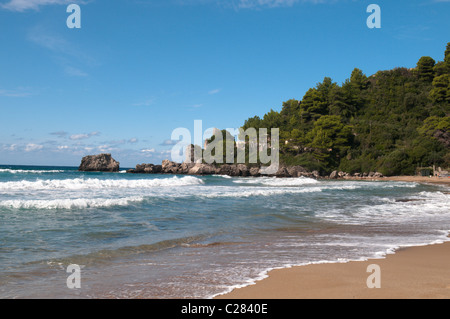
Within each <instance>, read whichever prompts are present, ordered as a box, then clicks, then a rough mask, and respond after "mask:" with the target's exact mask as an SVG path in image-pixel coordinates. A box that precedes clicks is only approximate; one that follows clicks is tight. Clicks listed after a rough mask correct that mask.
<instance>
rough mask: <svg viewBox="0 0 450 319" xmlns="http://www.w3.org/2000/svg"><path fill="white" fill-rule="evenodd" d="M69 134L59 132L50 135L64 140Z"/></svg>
mask: <svg viewBox="0 0 450 319" xmlns="http://www.w3.org/2000/svg"><path fill="white" fill-rule="evenodd" d="M68 134H69V133H67V132H65V131H58V132H52V133H50V135H54V136H57V137H59V138H63V137H66V136H67V135H68Z"/></svg>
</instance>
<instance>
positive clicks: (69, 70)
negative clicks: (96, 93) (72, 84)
mask: <svg viewBox="0 0 450 319" xmlns="http://www.w3.org/2000/svg"><path fill="white" fill-rule="evenodd" d="M64 72H66V74H67V75H70V76H77V77H85V76H88V74H87V73H85V72H83V71H81V70H80V69H77V68H74V67H72V66H69V65H67V66H66V67H65V68H64Z"/></svg>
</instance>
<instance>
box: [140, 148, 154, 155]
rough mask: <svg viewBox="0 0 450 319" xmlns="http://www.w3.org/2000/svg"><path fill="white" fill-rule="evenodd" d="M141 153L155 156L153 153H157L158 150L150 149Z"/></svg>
mask: <svg viewBox="0 0 450 319" xmlns="http://www.w3.org/2000/svg"><path fill="white" fill-rule="evenodd" d="M141 152H142V153H151V154H153V153H155V152H156V150H155V149H154V148H149V149H144V150H141Z"/></svg>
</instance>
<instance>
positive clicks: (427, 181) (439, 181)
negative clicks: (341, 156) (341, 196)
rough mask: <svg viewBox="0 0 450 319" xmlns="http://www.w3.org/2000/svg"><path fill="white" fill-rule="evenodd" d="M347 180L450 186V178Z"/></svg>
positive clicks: (405, 177)
mask: <svg viewBox="0 0 450 319" xmlns="http://www.w3.org/2000/svg"><path fill="white" fill-rule="evenodd" d="M345 180H355V181H386V182H387V181H393V182H413V183H425V184H441V185H448V186H450V178H449V177H427V176H389V177H380V178H345Z"/></svg>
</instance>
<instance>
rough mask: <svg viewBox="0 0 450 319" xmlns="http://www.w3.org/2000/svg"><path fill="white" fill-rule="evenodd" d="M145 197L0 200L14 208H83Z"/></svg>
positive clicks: (135, 200) (127, 203)
mask: <svg viewBox="0 0 450 319" xmlns="http://www.w3.org/2000/svg"><path fill="white" fill-rule="evenodd" d="M144 199H145V198H144V197H137V196H136V197H127V198H118V199H115V198H111V199H107V198H93V199H84V198H77V199H53V200H6V201H1V202H0V207H4V208H14V209H83V208H102V207H113V206H128V205H131V204H136V203H139V202H142V201H143V200H144Z"/></svg>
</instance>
